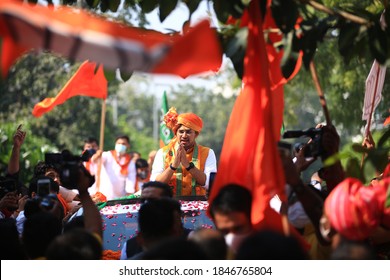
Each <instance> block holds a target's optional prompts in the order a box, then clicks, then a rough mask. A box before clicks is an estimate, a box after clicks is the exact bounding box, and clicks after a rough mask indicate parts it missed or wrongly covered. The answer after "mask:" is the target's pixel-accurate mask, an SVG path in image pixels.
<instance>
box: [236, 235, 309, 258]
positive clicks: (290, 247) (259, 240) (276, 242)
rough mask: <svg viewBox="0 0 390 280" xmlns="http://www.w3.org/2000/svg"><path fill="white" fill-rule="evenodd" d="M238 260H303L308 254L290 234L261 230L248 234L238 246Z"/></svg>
mask: <svg viewBox="0 0 390 280" xmlns="http://www.w3.org/2000/svg"><path fill="white" fill-rule="evenodd" d="M236 259H238V260H305V259H308V255H307V254H306V252H305V251H304V249H303V248H302V246H301V245H300V243H299V241H297V240H296V239H295V238H294V237H292V236H284V235H283V234H280V233H278V232H274V231H270V230H263V231H259V232H255V233H253V234H251V235H250V236H248V237H247V238H246V239H245V240H244V241H243V242H242V244H241V246H240V247H239V249H238V251H237V254H236Z"/></svg>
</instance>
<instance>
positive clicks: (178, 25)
mask: <svg viewBox="0 0 390 280" xmlns="http://www.w3.org/2000/svg"><path fill="white" fill-rule="evenodd" d="M188 16H189V11H188V9H187V7H186V5H185V4H183V3H179V4H178V6H177V7H176V9H175V10H174V11H173V12H172V13H171V14H170V15H169V16H168V17H167V18H166V19H165V20H164V22H162V23H161V22H160V19H159V14H158V9H155V10H154V11H152V12H151V13H149V14H147V15H146V17H147V19H148V21H149V22H150V25H148V26H147V28H150V29H154V30H157V31H160V32H163V33H166V32H170V31H172V30H175V31H180V30H181V29H182V26H183V23H184V22H185V21H186V20H187V19H188ZM205 18H207V19H209V20H210V25H211V26H213V27H216V26H218V21H217V18H216V15H215V12H214V10H213V7H212V4H210V2H208V1H206V0H203V1H201V2H200V4H199V7H198V9H197V10H196V11H195V12H194V13H193V14H192V17H191V25H194V24H196V23H198V22H199V21H201V20H203V19H205ZM223 63H224V66H223V67H228V66H226V63H228V62H227V61H226V58H225V59H224V62H223ZM223 67H222V68H223ZM142 75H149V74H142ZM149 76H152V77H153V81H154V84H155V86H156V92H162V91H164V90H167V91H169V89H170V88H171V87H175V86H176V85H179V84H194V85H198V86H200V87H206V88H209V89H211V90H212V89H214V88H215V87H216V82H215V81H214V82H213V79H209V80H208V81H206V80H205V79H202V77H205V76H208V77H210V76H215V74H214V73H202V74H200V75H192V76H190V77H187V78H186V79H183V78H181V77H178V76H174V75H149ZM130 82H131V79H130ZM221 91H223V92H224V94H225V95H226V96H229V95H231V94H232V93H231V92H230V91H229V89H221Z"/></svg>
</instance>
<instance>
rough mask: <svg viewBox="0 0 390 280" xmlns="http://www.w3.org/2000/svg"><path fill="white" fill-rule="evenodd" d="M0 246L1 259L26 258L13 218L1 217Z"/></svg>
mask: <svg viewBox="0 0 390 280" xmlns="http://www.w3.org/2000/svg"><path fill="white" fill-rule="evenodd" d="M0 248H1V250H0V259H1V260H23V259H26V255H25V253H24V251H23V248H22V245H21V243H20V239H19V233H18V230H17V228H16V221H15V219H13V218H4V219H0Z"/></svg>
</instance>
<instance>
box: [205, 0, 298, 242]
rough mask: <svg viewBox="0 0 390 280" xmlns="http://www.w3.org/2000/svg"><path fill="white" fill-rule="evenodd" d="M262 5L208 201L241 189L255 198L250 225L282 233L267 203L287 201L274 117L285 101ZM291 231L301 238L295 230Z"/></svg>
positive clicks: (253, 15)
mask: <svg viewBox="0 0 390 280" xmlns="http://www.w3.org/2000/svg"><path fill="white" fill-rule="evenodd" d="M258 4H259V3H258V1H252V2H251V4H250V5H251V6H250V8H249V23H248V30H249V35H248V45H247V50H246V55H245V60H244V77H243V88H242V91H241V94H240V95H239V96H238V98H237V100H236V103H235V105H234V108H233V111H232V114H231V117H230V121H229V124H228V127H227V130H226V134H225V140H224V144H223V148H222V152H221V157H220V161H219V166H218V173H217V176H216V179H215V182H214V186H213V188H212V190H211V194H210V200H209V201H210V203H212V200H213V199H214V197H215V196H216V195H217V193H218V192H219V190H220V189H221V188H223V186H224V185H225V184H228V183H236V184H240V185H242V186H244V187H246V188H247V189H249V190H250V191H251V193H252V198H253V203H252V215H251V220H252V224H253V225H254V226H255V227H256V228H270V229H273V230H277V231H279V232H283V223H282V217H281V216H280V215H279V214H278V213H277V212H275V211H274V210H273V209H272V208H271V207H270V204H269V202H270V199H271V198H272V197H273V196H274V195H276V194H277V195H279V197H280V198H281V200H283V201H285V190H284V186H285V178H284V171H283V167H282V164H281V160H280V157H279V153H278V150H277V141H278V139H279V138H280V128H281V123H280V122H279V121H278V122H275V120H274V113H275V112H278V113H279V114H283V109H282V108H283V99H282V100H280V96H275V94H276V93H275V91H273V90H272V86H273V85H274V84H273V83H272V82H271V79H270V76H271V75H270V73H269V71H270V69H271V71H272V69H273V68H272V67H271V68H270V65H269V57H268V56H267V51H266V46H265V42H264V36H263V29H262V24H261V23H262V20H261V14H260V7H259V5H258ZM279 93H280V92H279ZM279 118H280V119H281V116H280V117H279ZM290 231H291V232H292V233H294V234H295V235H297V233H296V232H295V231H294V229H293V228H292V227H291V226H290ZM303 244H304V243H303Z"/></svg>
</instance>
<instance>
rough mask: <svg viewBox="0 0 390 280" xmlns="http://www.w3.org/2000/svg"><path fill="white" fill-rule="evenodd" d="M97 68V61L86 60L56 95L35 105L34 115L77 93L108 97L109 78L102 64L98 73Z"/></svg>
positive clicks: (38, 115)
mask: <svg viewBox="0 0 390 280" xmlns="http://www.w3.org/2000/svg"><path fill="white" fill-rule="evenodd" d="M95 69H96V63H92V62H88V61H85V62H84V63H83V64H81V66H80V67H79V69H78V70H77V71H76V73H75V74H74V75H73V76H72V78H70V80H69V81H68V82H67V83H66V85H65V86H64V87H63V88H62V90H61V91H60V92H59V93H58V94H57V96H56V97H54V98H45V99H44V100H43V101H41V102H39V103H37V104H36V105H35V106H34V109H33V112H32V113H33V115H34V116H35V117H40V116H42V115H43V114H45V113H47V112H49V111H51V110H52V109H53V108H54V107H55V106H57V105H60V104H62V103H64V102H65V101H66V100H68V99H69V98H71V97H73V96H77V95H84V96H89V97H95V98H101V99H106V98H107V80H106V77H105V76H104V72H103V67H102V65H100V66H99V67H98V69H97V71H96V73H95Z"/></svg>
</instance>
